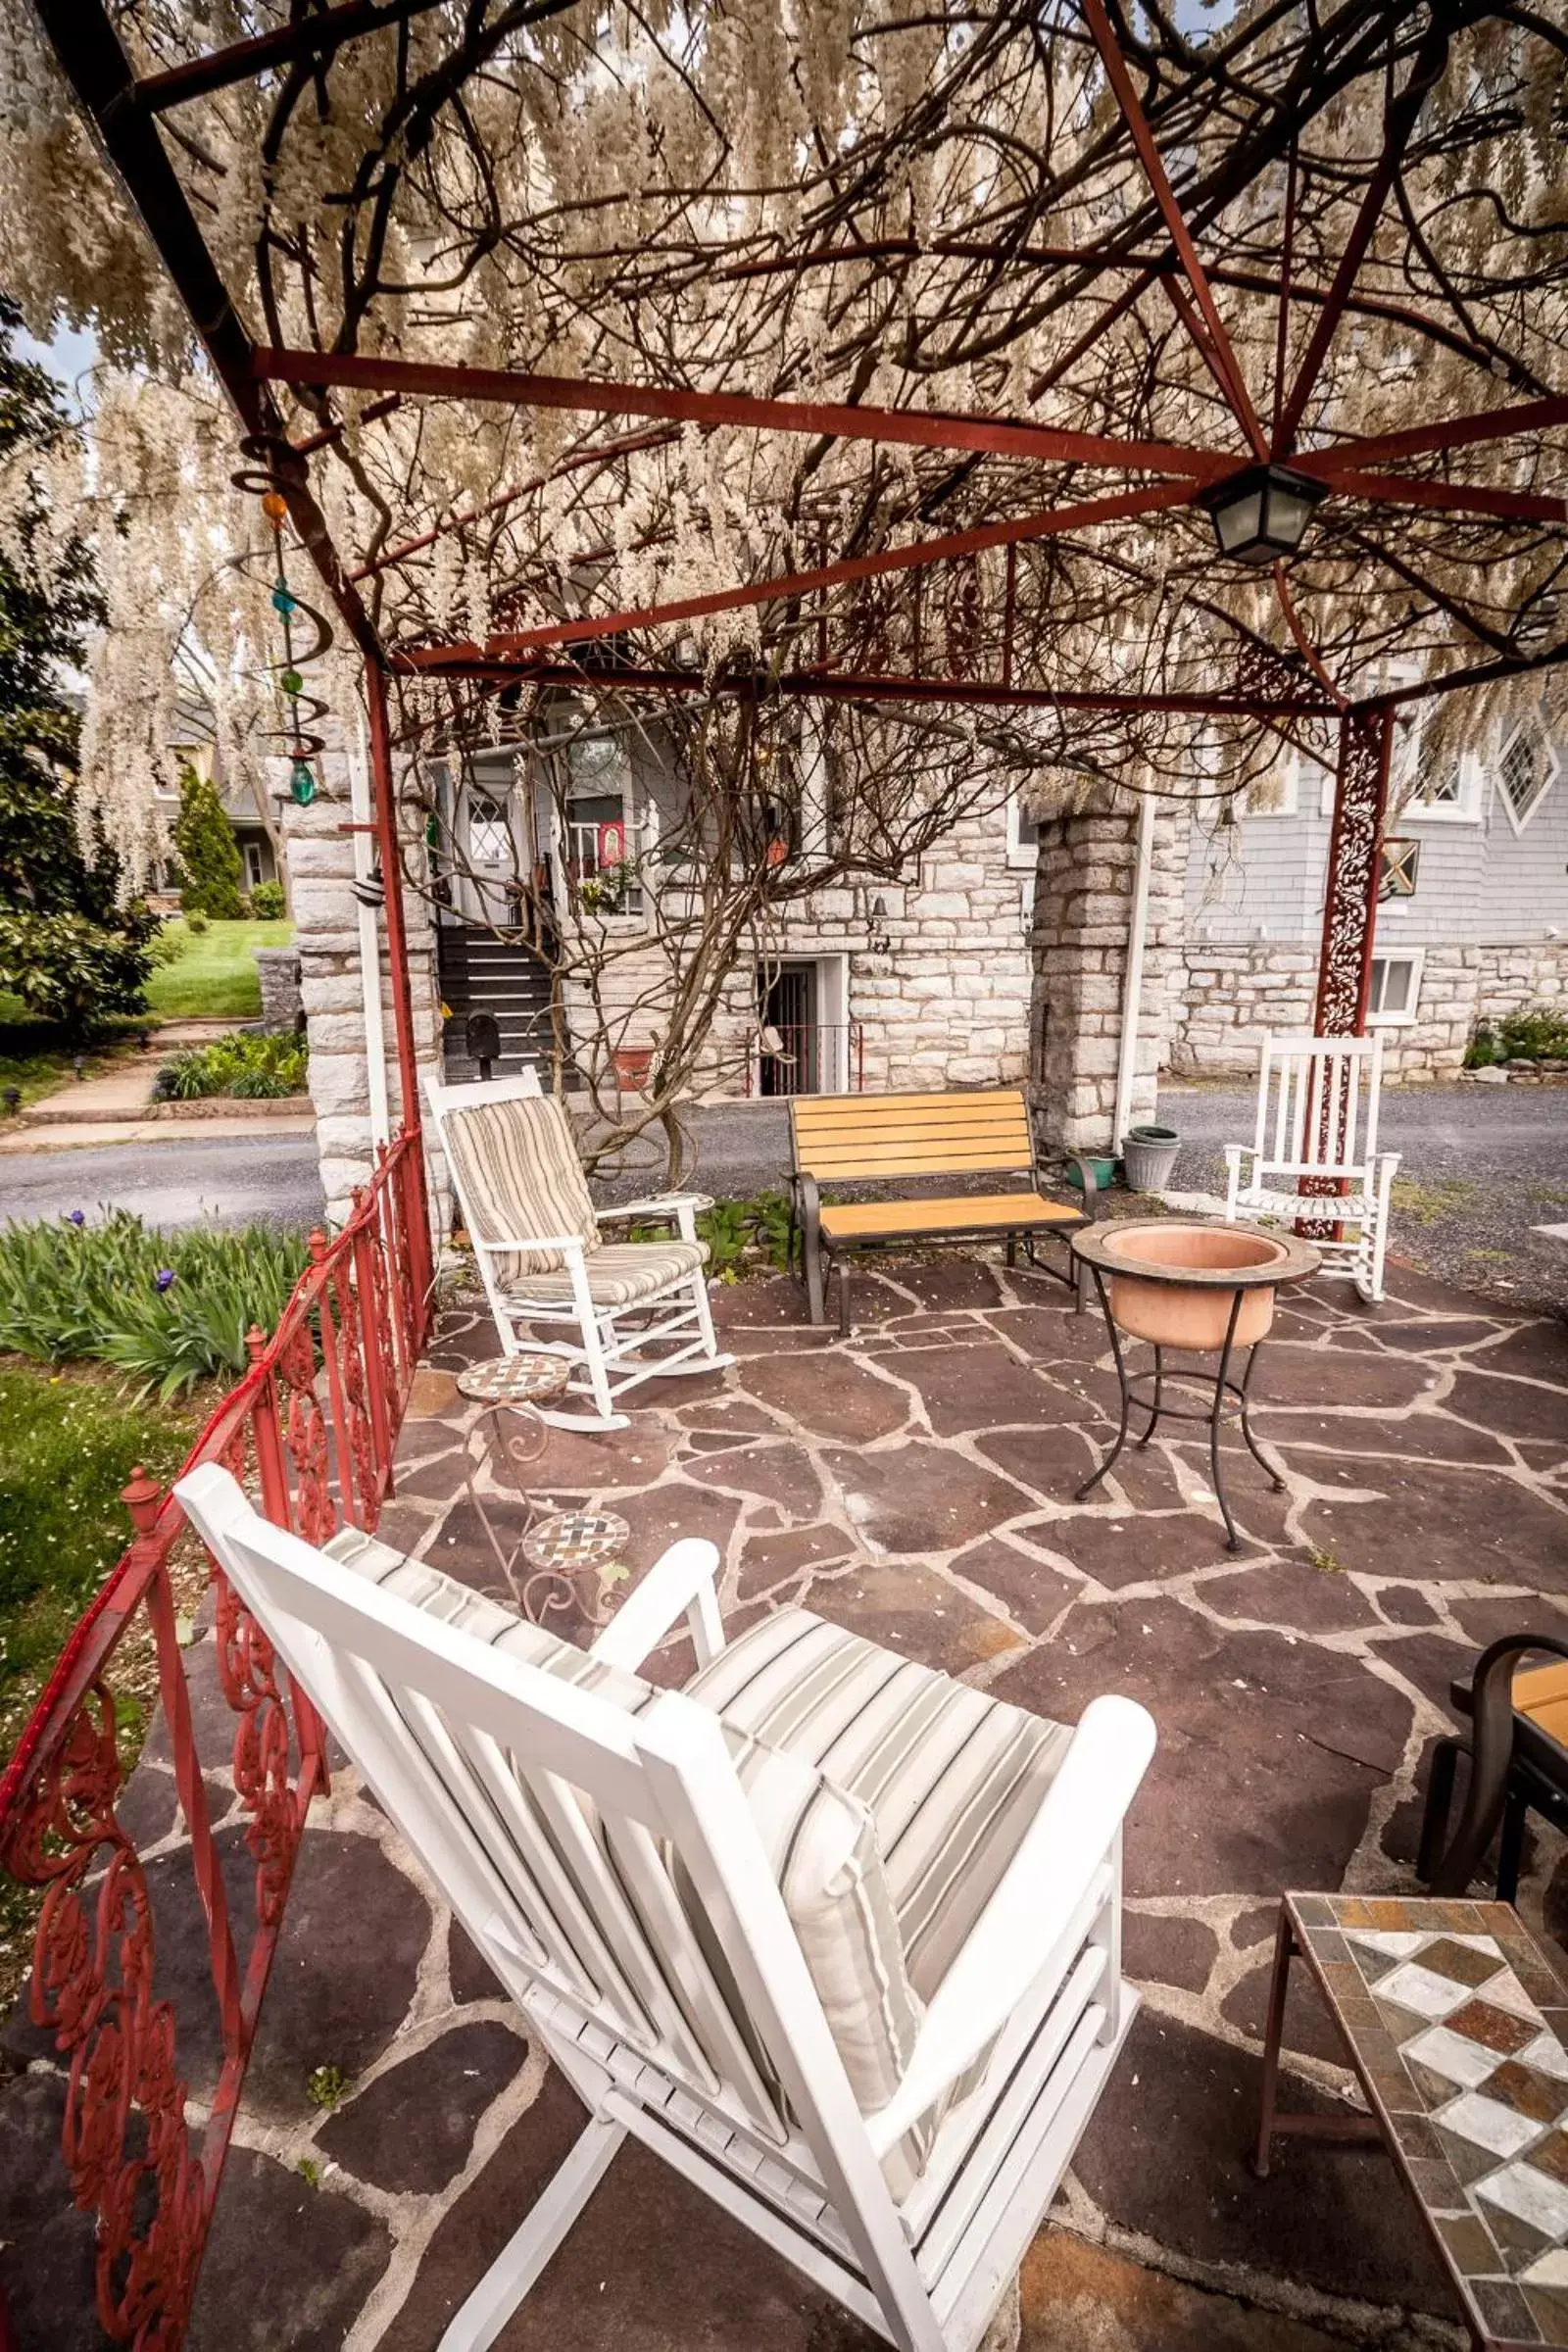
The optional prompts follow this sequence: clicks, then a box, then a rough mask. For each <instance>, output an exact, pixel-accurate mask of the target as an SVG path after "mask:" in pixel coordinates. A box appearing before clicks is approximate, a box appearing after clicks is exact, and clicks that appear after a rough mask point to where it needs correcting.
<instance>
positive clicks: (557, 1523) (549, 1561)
mask: <svg viewBox="0 0 1568 2352" xmlns="http://www.w3.org/2000/svg"><path fill="white" fill-rule="evenodd" d="M630 1537H631V1529H630V1527H629V1526H628V1525H627V1523H626V1521H625V1520H624V1519H622V1518H620V1517H619V1516H618V1514H617V1513H616V1512H614V1511H555V1512H553V1513H552V1514H551V1516H550V1517H549V1518H548V1519H541V1520H540V1522H539V1525H538V1526H537V1527H532V1528H530V1529H529V1530H528V1533H527V1535H526V1536H525V1537H524V1538H523V1542H522V1556H523V1558H524V1559H525V1560H526V1561H527V1562H528V1565H529V1566H530V1567H531V1568H561V1569H565V1570H567V1571H570V1570H573V1569H577V1568H603V1567H605V1566H606V1565H607V1564H608V1563H609V1562H610V1561H612V1560H618V1559H619V1558H620V1555H621V1553H622V1552H623V1551H624V1550H625V1548H626V1545H627V1543H628V1542H629V1541H630Z"/></svg>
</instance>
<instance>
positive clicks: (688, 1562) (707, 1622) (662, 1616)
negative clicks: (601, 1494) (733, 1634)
mask: <svg viewBox="0 0 1568 2352" xmlns="http://www.w3.org/2000/svg"><path fill="white" fill-rule="evenodd" d="M717 1575H718V1546H717V1544H710V1543H709V1541H708V1539H707V1538H706V1537H705V1536H683V1537H682V1538H681V1539H680V1541H679V1543H677V1544H671V1545H670V1547H669V1549H668V1550H667V1551H666V1552H664V1553H662V1556H661V1557H660V1558H659V1559H657V1560H656V1561H655V1562H654V1564H653V1566H652V1567H651V1568H650V1569H649V1571H648V1574H647V1575H646V1576H645V1577H643V1578H642V1579H641V1580H640V1582H639V1583H637V1584H636V1585H634V1586H633V1587H632V1590H631V1591H630V1592H629V1593H627V1595H626V1597H625V1599H624V1600H623V1601H622V1602H621V1605H620V1607H619V1608H618V1609H617V1610H616V1611H615V1614H614V1616H613V1617H612V1619H611V1620H610V1623H609V1624H608V1625H607V1626H606V1627H605V1630H604V1632H603V1633H602V1634H601V1635H600V1636H599V1638H598V1640H597V1641H596V1642H594V1643H593V1645H592V1647H591V1648H590V1650H589V1652H588V1654H589V1656H590V1657H591V1658H596V1659H598V1661H599V1663H600V1664H601V1665H603V1666H621V1667H624V1668H625V1669H626V1671H627V1673H629V1674H635V1673H636V1672H637V1671H638V1669H639V1668H640V1667H641V1665H642V1663H643V1661H644V1659H645V1658H646V1657H648V1655H649V1654H650V1652H651V1651H653V1650H656V1649H657V1648H658V1647H659V1644H660V1643H661V1642H662V1641H663V1639H664V1637H665V1635H666V1634H667V1633H669V1631H670V1630H671V1628H672V1627H673V1625H674V1623H675V1620H676V1619H677V1618H678V1617H679V1616H680V1615H681V1614H682V1612H683V1611H684V1613H685V1615H686V1618H687V1621H688V1623H689V1624H690V1626H691V1632H692V1642H693V1646H694V1647H695V1649H696V1651H697V1663H698V1665H699V1666H707V1665H709V1664H710V1663H711V1661H712V1659H714V1658H716V1657H717V1655H718V1653H719V1651H720V1650H721V1649H722V1648H723V1646H724V1620H723V1619H722V1617H721V1616H720V1615H719V1613H718V1593H717V1586H716V1579H717Z"/></svg>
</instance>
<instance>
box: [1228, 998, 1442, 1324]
mask: <svg viewBox="0 0 1568 2352" xmlns="http://www.w3.org/2000/svg"><path fill="white" fill-rule="evenodd" d="M1382 1086H1383V1039H1382V1037H1381V1036H1380V1035H1379V1033H1378V1032H1377V1031H1376V1030H1374V1031H1373V1032H1372V1034H1371V1036H1369V1037H1274V1036H1271V1035H1270V1034H1269V1033H1268V1032H1267V1031H1265V1032H1264V1036H1263V1054H1262V1061H1261V1065H1260V1067H1259V1070H1258V1079H1257V1132H1256V1135H1255V1138H1254V1140H1253V1142H1252V1143H1250V1144H1227V1145H1226V1147H1225V1164H1226V1169H1227V1184H1226V1193H1225V1214H1226V1217H1227V1219H1229V1220H1230V1221H1231V1222H1233V1223H1234V1222H1235V1220H1236V1219H1237V1218H1238V1217H1255V1216H1270V1217H1279V1218H1287V1217H1288V1218H1291V1219H1293V1220H1299V1219H1302V1218H1310V1219H1311V1220H1312V1221H1313V1222H1314V1223H1316V1222H1321V1223H1322V1224H1324V1225H1341V1226H1344V1227H1346V1228H1347V1232H1346V1236H1345V1238H1344V1239H1343V1240H1341V1241H1328V1240H1323V1239H1320V1238H1317V1237H1314V1238H1315V1239H1316V1240H1317V1247H1318V1249H1319V1250H1321V1251H1322V1252H1323V1256H1324V1268H1323V1271H1324V1272H1325V1274H1330V1275H1339V1276H1341V1277H1343V1278H1346V1279H1348V1280H1349V1281H1351V1282H1353V1283H1354V1284H1355V1287H1356V1290H1357V1291H1358V1292H1359V1294H1360V1296H1361V1297H1362V1298H1363V1299H1366V1300H1367V1301H1368V1302H1369V1303H1373V1304H1375V1303H1377V1302H1378V1301H1380V1300H1381V1299H1382V1298H1383V1260H1384V1254H1385V1252H1386V1250H1387V1249H1388V1239H1389V1207H1390V1203H1391V1201H1392V1199H1393V1193H1394V1174H1395V1170H1396V1169H1397V1167H1398V1164H1399V1154H1398V1153H1397V1152H1381V1153H1380V1152H1379V1151H1378V1101H1379V1097H1380V1095H1381V1092H1382ZM1244 1160H1246V1161H1248V1162H1250V1165H1249V1167H1248V1169H1247V1173H1246V1176H1245V1179H1244V1176H1243V1172H1242V1163H1243V1161H1244ZM1303 1177H1305V1178H1312V1179H1318V1180H1320V1182H1321V1185H1322V1191H1323V1195H1324V1199H1323V1205H1322V1207H1321V1209H1314V1208H1313V1207H1312V1205H1311V1201H1310V1192H1311V1190H1312V1189H1315V1188H1313V1187H1310V1186H1309V1187H1308V1192H1307V1194H1305V1195H1303V1192H1302V1187H1301V1179H1302V1178H1303ZM1342 1185H1343V1186H1344V1188H1345V1189H1344V1190H1343V1191H1341V1190H1340V1189H1339V1188H1340V1186H1342Z"/></svg>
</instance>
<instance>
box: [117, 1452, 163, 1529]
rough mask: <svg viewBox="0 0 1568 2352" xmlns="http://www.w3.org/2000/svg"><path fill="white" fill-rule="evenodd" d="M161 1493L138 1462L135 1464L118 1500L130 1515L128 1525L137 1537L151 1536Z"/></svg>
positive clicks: (156, 1482)
mask: <svg viewBox="0 0 1568 2352" xmlns="http://www.w3.org/2000/svg"><path fill="white" fill-rule="evenodd" d="M163 1492H164V1491H163V1489H162V1487H160V1485H159V1484H158V1481H157V1480H156V1479H154V1478H149V1477H148V1475H147V1473H146V1471H145V1470H144V1469H143V1468H142V1466H141V1464H140V1462H137V1463H136V1465H135V1467H134V1468H133V1469H132V1471H131V1474H130V1482H129V1484H128V1485H127V1486H123V1487H122V1488H121V1490H120V1499H121V1501H122V1502H123V1504H124V1506H125V1508H126V1510H127V1511H128V1512H129V1513H130V1524H131V1526H132V1527H133V1528H134V1529H135V1531H136V1534H137V1535H138V1537H140V1536H150V1535H151V1534H152V1532H153V1522H154V1520H155V1519H156V1518H157V1517H158V1505H159V1503H160V1501H161V1500H162V1499H163Z"/></svg>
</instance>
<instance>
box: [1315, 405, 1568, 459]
mask: <svg viewBox="0 0 1568 2352" xmlns="http://www.w3.org/2000/svg"><path fill="white" fill-rule="evenodd" d="M1564 424H1568V393H1563V392H1558V393H1554V394H1552V395H1551V396H1550V397H1549V398H1548V399H1545V400H1522V401H1519V402H1517V403H1516V404H1515V406H1514V407H1513V408H1511V409H1487V410H1484V411H1483V412H1482V413H1481V414H1480V415H1479V416H1474V417H1446V419H1445V420H1444V421H1443V422H1442V423H1439V424H1413V425H1411V426H1410V427H1409V428H1408V429H1407V430H1406V431H1404V432H1401V433H1368V434H1364V435H1363V436H1362V437H1361V439H1360V440H1357V441H1338V442H1336V443H1335V445H1334V447H1333V448H1332V449H1314V450H1311V451H1309V452H1306V453H1304V454H1303V455H1301V456H1299V457H1295V458H1293V459H1292V460H1291V464H1292V466H1294V467H1295V469H1296V471H1297V472H1298V473H1311V474H1320V475H1326V474H1332V473H1336V472H1338V471H1339V470H1340V469H1341V468H1342V467H1344V466H1365V465H1368V464H1371V465H1374V466H1381V465H1383V464H1385V463H1386V462H1387V461H1388V460H1389V459H1391V458H1420V457H1425V456H1427V455H1428V454H1429V452H1431V451H1432V450H1436V449H1463V448H1466V447H1468V446H1469V445H1471V444H1472V443H1474V442H1477V441H1508V440H1511V439H1512V438H1513V437H1514V436H1515V435H1516V434H1518V433H1545V432H1550V431H1551V430H1552V429H1553V427H1555V426H1557V425H1564Z"/></svg>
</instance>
